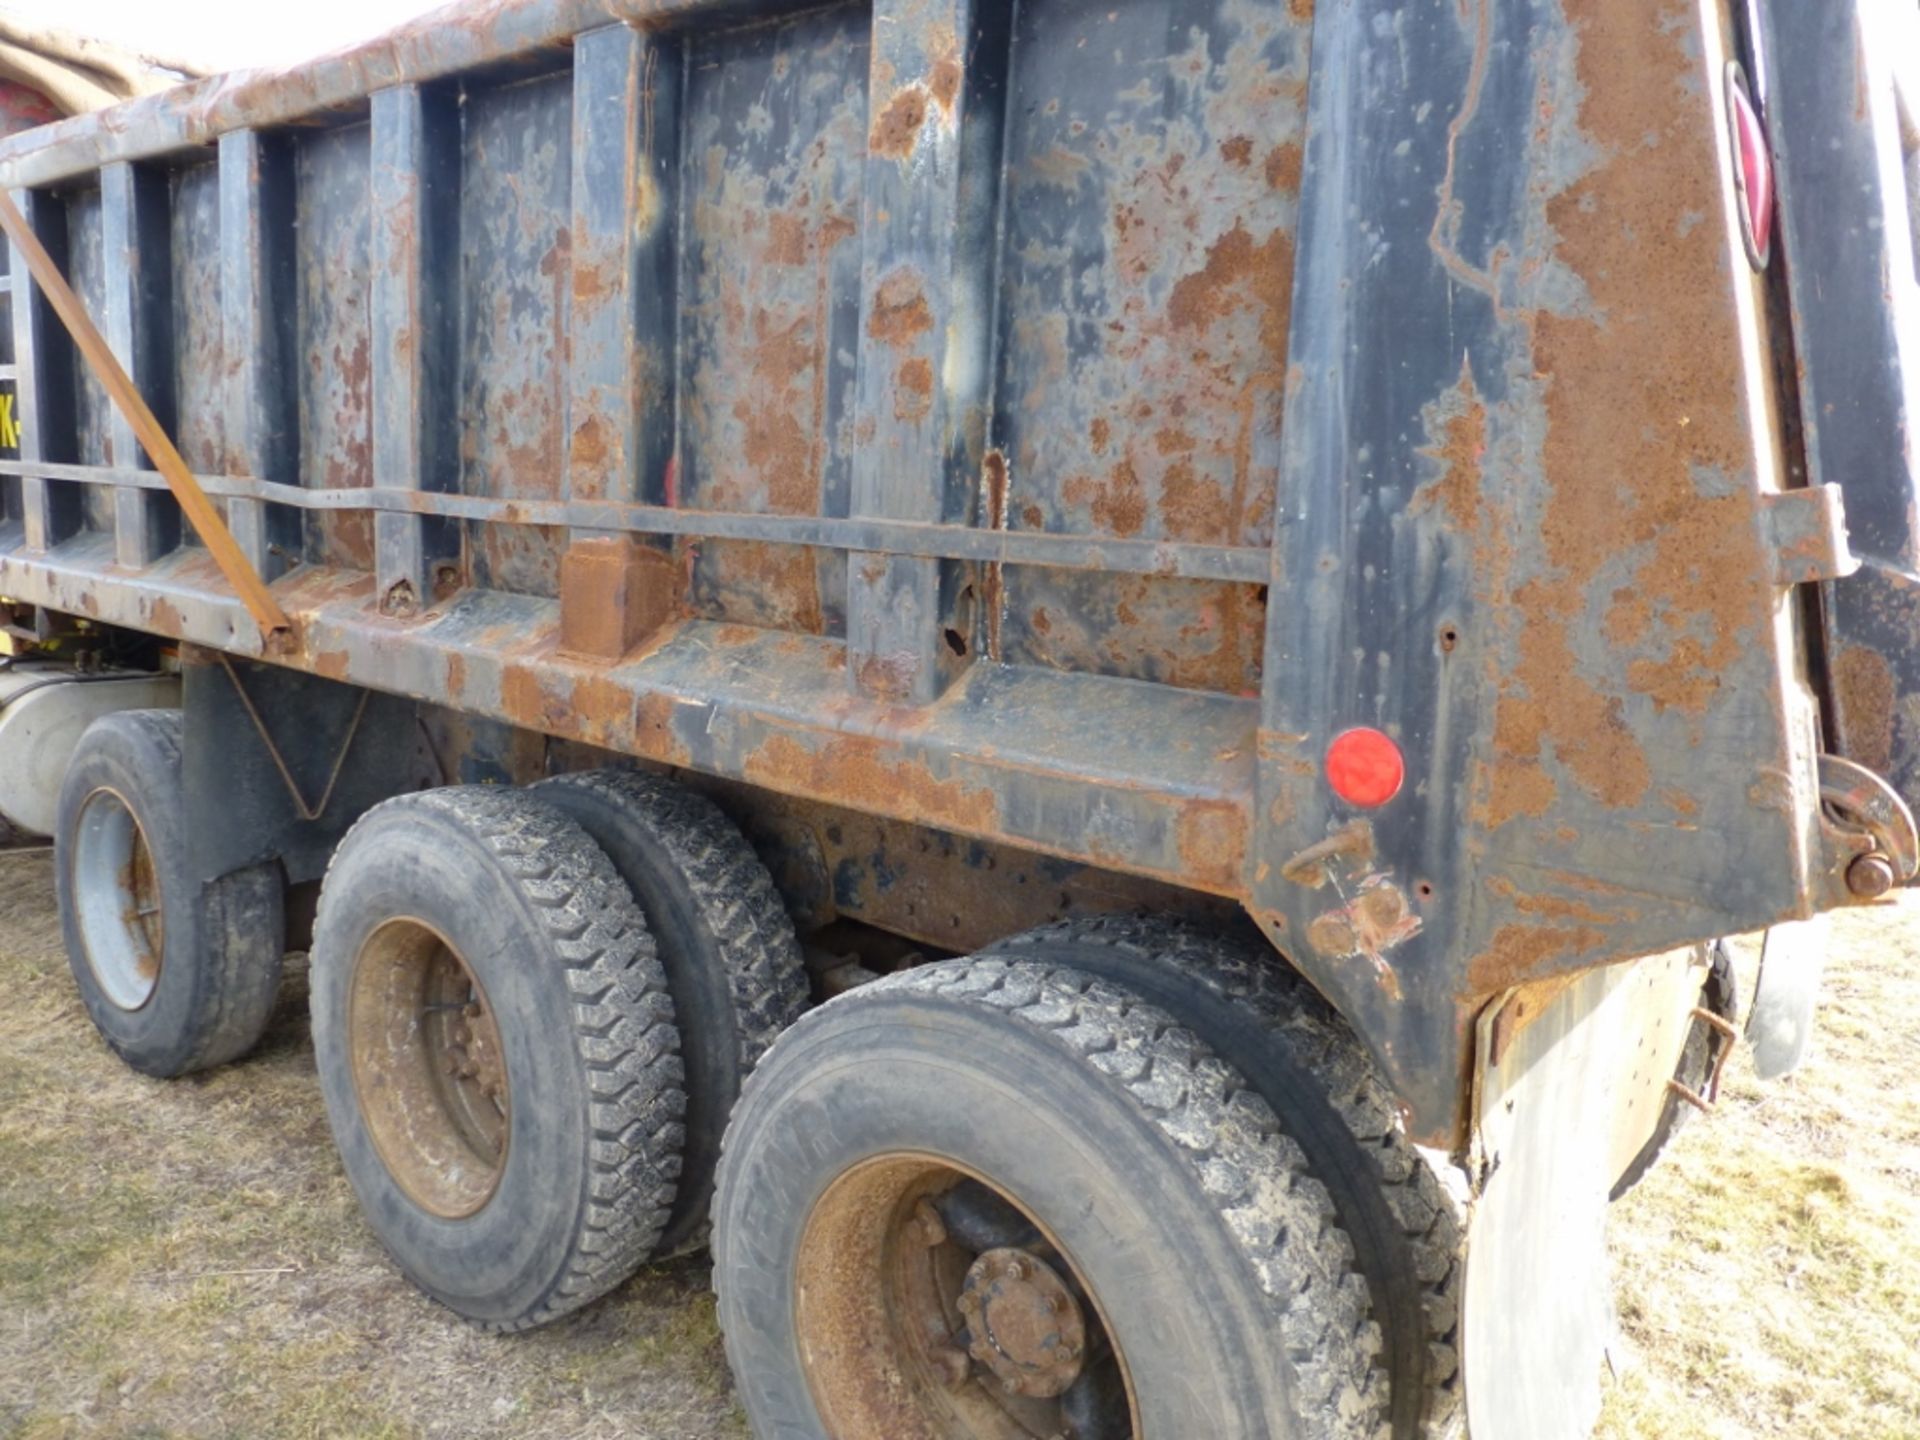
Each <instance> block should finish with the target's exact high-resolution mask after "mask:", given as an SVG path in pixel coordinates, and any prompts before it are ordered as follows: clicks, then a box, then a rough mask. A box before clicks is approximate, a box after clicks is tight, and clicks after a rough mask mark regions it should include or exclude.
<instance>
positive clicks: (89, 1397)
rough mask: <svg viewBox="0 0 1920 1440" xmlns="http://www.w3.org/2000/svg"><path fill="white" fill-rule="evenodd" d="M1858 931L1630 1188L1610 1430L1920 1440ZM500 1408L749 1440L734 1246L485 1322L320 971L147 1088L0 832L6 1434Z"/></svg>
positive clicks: (1883, 1103) (1905, 1264)
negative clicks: (428, 1265)
mask: <svg viewBox="0 0 1920 1440" xmlns="http://www.w3.org/2000/svg"><path fill="white" fill-rule="evenodd" d="M1840 937H1841V942H1842V943H1841V947H1840V949H1841V953H1840V955H1839V957H1838V964H1837V967H1836V973H1835V974H1834V975H1833V977H1832V981H1831V984H1830V986H1829V990H1830V994H1831V997H1832V998H1831V1003H1830V1004H1829V1007H1828V1010H1827V1014H1826V1018H1825V1035H1824V1038H1823V1041H1822V1048H1821V1052H1820V1054H1819V1057H1818V1059H1817V1060H1816V1062H1815V1064H1814V1065H1813V1067H1812V1068H1811V1069H1810V1070H1809V1071H1807V1072H1806V1073H1805V1074H1803V1075H1802V1076H1800V1077H1798V1078H1796V1079H1795V1080H1793V1081H1791V1082H1788V1083H1785V1084H1781V1085H1775V1086H1770V1087H1766V1088H1764V1089H1763V1088H1761V1087H1760V1086H1758V1085H1756V1084H1755V1083H1754V1082H1753V1080H1752V1079H1751V1076H1750V1075H1749V1074H1747V1073H1745V1072H1743V1071H1742V1070H1739V1069H1736V1070H1735V1071H1734V1072H1733V1074H1732V1076H1731V1079H1730V1083H1729V1086H1728V1094H1727V1096H1726V1099H1725V1103H1724V1104H1723V1106H1722V1109H1721V1113H1720V1114H1719V1115H1718V1116H1716V1117H1715V1118H1714V1119H1713V1120H1712V1121H1711V1122H1707V1123H1699V1124H1694V1125H1692V1126H1690V1127H1688V1128H1687V1129H1686V1130H1685V1131H1684V1132H1683V1133H1682V1135H1681V1137H1680V1139H1679V1141H1678V1142H1677V1144H1676V1147H1675V1151H1674V1154H1673V1156H1672V1158H1671V1161H1670V1163H1668V1164H1667V1165H1665V1166H1663V1167H1661V1168H1660V1169H1659V1170H1657V1171H1656V1172H1655V1173H1654V1174H1653V1176H1652V1177H1650V1178H1649V1179H1648V1181H1647V1182H1646V1183H1645V1184H1644V1185H1643V1186H1642V1187H1641V1189H1640V1190H1639V1191H1637V1192H1636V1193H1635V1194H1634V1195H1633V1196H1631V1197H1630V1198H1629V1199H1628V1201H1627V1202H1625V1203H1624V1204H1623V1205H1622V1207H1621V1208H1620V1209H1619V1210H1618V1211H1617V1212H1616V1213H1617V1217H1618V1221H1619V1223H1618V1226H1617V1232H1616V1252H1617V1265H1616V1270H1617V1275H1618V1284H1617V1287H1616V1293H1617V1300H1618V1304H1619V1308H1620V1312H1621V1317H1622V1321H1623V1325H1624V1329H1625V1333H1626V1337H1627V1341H1628V1344H1629V1347H1630V1354H1629V1358H1630V1360H1631V1361H1632V1362H1633V1363H1631V1364H1630V1365H1629V1366H1628V1367H1627V1368H1625V1370H1624V1372H1623V1377H1622V1379H1621V1380H1620V1382H1619V1383H1618V1384H1616V1385H1614V1386H1611V1387H1610V1394H1609V1397H1608V1405H1607V1410H1606V1414H1605V1417H1604V1419H1603V1422H1602V1426H1601V1432H1600V1433H1601V1434H1602V1435H1603V1436H1606V1437H1613V1440H1618V1437H1626V1436H1634V1437H1650V1436H1657V1437H1662V1440H1666V1437H1671V1440H1694V1437H1713V1440H1735V1437H1759V1436H1794V1437H1834V1440H1869V1437H1870V1440H1895V1437H1907V1440H1920V1378H1917V1376H1920V1361H1917V1360H1916V1356H1920V1198H1917V1197H1920V1088H1917V1087H1916V1081H1915V1076H1916V1074H1920V1016H1917V1014H1916V1008H1915V1007H1914V1006H1913V1005H1912V1004H1911V1003H1910V992H1911V990H1912V988H1913V980H1912V979H1911V978H1910V977H1913V976H1915V975H1920V905H1910V906H1906V907H1902V908H1898V909H1885V910H1879V911H1875V912H1872V913H1870V914H1856V915H1853V916H1849V917H1847V918H1846V919H1844V920H1843V921H1842V924H1841V927H1840ZM1735 1064H1736V1066H1738V1065H1742V1064H1744V1057H1741V1058H1738V1059H1736V1061H1735ZM481 1433H485V1434H488V1435H493V1436H503V1437H512V1436H524V1437H551V1440H559V1437H588V1436H596V1437H597V1436H614V1435H620V1436H627V1437H657V1440H668V1437H674V1440H689V1437H721V1436H742V1435H744V1434H745V1427H744V1425H743V1424H742V1422H741V1420H740V1417H739V1415H738V1412H737V1411H736V1409H735V1408H734V1406H733V1403H732V1400H731V1398H730V1394H729V1389H728V1384H727V1380H726V1372H725V1366H724V1363H723V1361H722V1358H721V1354H720V1346H719V1340H718V1335H717V1333H716V1331H715V1327H714V1320H713V1304H712V1299H711V1297H710V1295H709V1294H708V1293H707V1289H706V1269H705V1263H704V1260H702V1259H694V1260H687V1261H682V1262H678V1263H675V1264H672V1265H668V1266H665V1267H662V1268H659V1269H656V1270H652V1271H649V1272H647V1273H645V1274H643V1275H641V1276H640V1277H638V1278H637V1279H636V1280H634V1281H633V1282H632V1283H630V1284H629V1285H627V1286H625V1287H624V1288H623V1289H622V1290H621V1291H620V1292H619V1293H618V1294H617V1295H616V1296H614V1297H613V1298H612V1299H611V1300H610V1301H608V1302H607V1303H604V1304H601V1305H599V1306H596V1307H594V1308H593V1309H591V1310H590V1311H589V1312H588V1313H587V1314H585V1315H584V1316H580V1317H577V1318H575V1319H573V1320H571V1321H569V1322H565V1323H562V1324H560V1325H558V1326H555V1327H553V1328H551V1329H549V1330H546V1331H542V1332H540V1333H538V1334H535V1335H530V1336H522V1337H518V1338H507V1339H501V1338H496V1337H491V1336H486V1335H481V1334H477V1333H475V1332H474V1331H473V1330H471V1329H469V1328H468V1327H466V1326H465V1325H463V1324H461V1323H460V1322H459V1321H457V1320H455V1319H453V1318H452V1317H451V1316H449V1315H448V1314H447V1313H446V1312H445V1311H444V1310H441V1309H440V1308H438V1307H437V1306H435V1305H433V1304H432V1303H431V1302H429V1301H427V1300H425V1299H423V1298H421V1297H420V1296H419V1295H417V1294H416V1293H415V1292H414V1291H412V1290H411V1289H410V1288H409V1287H408V1286H407V1285H406V1283H405V1282H404V1281H402V1280H401V1279H400V1278H399V1277H398V1275H397V1274H396V1273H395V1272H394V1271H393V1269H392V1268H391V1267H390V1266H389V1265H388V1263H387V1262H386V1260H385V1258H384V1257H383V1256H382V1254H381V1253H380V1251H379V1249H378V1247H377V1246H376V1245H375V1244H374V1243H373V1241H372V1240H371V1238H370V1237H369V1236H368V1235H367V1233H366V1231H365V1230H364V1229H363V1228H362V1226H361V1224H360V1221H359V1218H358V1215H357V1213H356V1211H355V1208H354V1203H353V1197H352V1194H351V1192H350V1191H349V1190H348V1189H347V1186H346V1182H345V1180H344V1178H343V1177H342V1176H341V1174H340V1171H339V1168H338V1166H337V1165H336V1164H335V1162H334V1159H333V1155H332V1150H331V1146H330V1142H329V1140H328V1136H327V1129H326V1120H325V1116H324V1114H323V1112H322V1110H321V1106H320V1099H319V1095H318V1092H317V1090H316V1087H315V1085H314V1082H313V1061H312V1053H311V1050H310V1049H309V1047H308V1044H307V1040H306V1035H305V1001H304V995H303V990H302V987H301V986H300V985H299V983H298V981H297V979H296V982H295V983H294V984H292V985H290V986H289V994H288V996H287V1000H286V1003H285V1005H284V1006H283V1007H282V1010H281V1013H280V1016H279V1020H278V1023H277V1024H276V1026H275V1028H274V1030H273V1032H272V1034H271V1035H270V1036H269V1038H268V1040H267V1042H266V1044H265V1046H264V1047H263V1049H262V1050H261V1051H260V1052H259V1053H258V1054H257V1055H255V1056H254V1057H252V1058H250V1059H249V1060H248V1061H247V1062H246V1063H245V1064H243V1065H239V1066H235V1067H231V1068H229V1069H226V1070H223V1071H220V1072H217V1073H215V1074H213V1075H210V1076H205V1077H201V1078H198V1079H194V1080H188V1081H178V1082H173V1083H159V1082H154V1081H149V1080H145V1079H142V1078H141V1077H139V1076H136V1075H133V1074H132V1073H130V1072H128V1071H127V1070H125V1069H124V1068H123V1067H122V1066H120V1065H119V1064H118V1063H117V1062H116V1061H115V1060H114V1059H113V1057H112V1056H111V1055H110V1054H108V1052H107V1051H106V1050H105V1048H104V1047H103V1046H102V1045H101V1044H100V1043H99V1042H98V1041H97V1040H96V1039H95V1038H94V1035H93V1032H92V1029H91V1027H90V1026H89V1025H88V1024H87V1021H86V1017H85V1015H84V1013H83V1012H82V1011H81V1008H80V1006H79V1003H78V1001H77V1000H76V999H75V996H74V992H73V986H72V982H71V979H70V977H69V976H68V974H67V970H66V962H65V960H64V958H63V956H62V954H61V950H60V944H59V936H58V931H57V927H56V924H55V921H54V916H53V907H52V901H51V884H50V879H49V875H48V865H47V861H46V858H45V857H44V856H40V855H13V856H0V1440H54V1437H67V1436H117V1437H127V1440H136V1437H137V1440H161V1437H172V1436H193V1437H196V1440H198V1437H225V1436H231V1437H236V1440H238V1437H245V1440H272V1437H290V1440H291V1437H334V1436H363V1437H396V1440H397V1437H415V1436H449V1437H452V1436H462V1437H464V1436H469V1435H474V1434H481ZM1182 1440H1185V1437H1182Z"/></svg>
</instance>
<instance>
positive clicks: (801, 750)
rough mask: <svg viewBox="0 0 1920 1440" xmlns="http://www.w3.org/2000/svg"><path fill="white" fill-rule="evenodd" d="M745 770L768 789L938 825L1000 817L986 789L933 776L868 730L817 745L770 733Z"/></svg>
mask: <svg viewBox="0 0 1920 1440" xmlns="http://www.w3.org/2000/svg"><path fill="white" fill-rule="evenodd" d="M744 773H745V776H746V779H747V780H748V781H750V782H751V783H753V784H756V785H765V786H767V787H768V788H769V789H773V790H779V791H783V792H785V793H787V794H795V795H805V796H810V797H812V798H815V799H823V800H832V801H834V802H835V803H836V804H842V805H851V806H853V807H854V808H855V809H867V810H872V811H875V812H878V813H881V814H895V815H900V816H901V818H903V819H907V820H912V821H914V822H916V823H919V824H924V825H932V826H935V827H937V828H939V829H943V830H959V831H962V832H968V833H976V832H981V831H990V830H992V829H993V828H994V826H995V824H996V823H997V820H998V806H997V803H996V801H995V799H994V795H993V792H992V791H991V790H977V789H970V788H969V787H968V786H967V785H965V784H964V783H963V782H961V781H959V780H941V779H938V778H937V777H935V776H934V775H933V774H932V772H930V771H929V770H928V769H927V767H926V766H925V765H922V764H917V763H915V762H913V761H911V760H902V759H898V758H895V757H894V755H892V754H890V751H889V747H888V746H887V745H885V744H883V743H882V742H881V741H879V740H875V739H873V738H872V737H871V736H866V735H839V736H835V737H833V738H832V739H829V740H826V741H824V742H822V743H821V744H819V745H818V746H816V747H809V746H807V745H804V744H802V743H801V742H799V741H798V740H795V739H793V738H792V737H791V736H787V735H775V736H773V737H772V738H770V739H769V740H767V741H766V742H765V743H764V744H762V745H761V746H760V747H759V748H758V749H757V750H755V751H753V752H752V753H751V754H749V755H748V756H747V757H746V763H745V766H744ZM903 811H904V814H902V812H903Z"/></svg>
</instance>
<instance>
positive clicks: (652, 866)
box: [312, 772, 806, 1330]
mask: <svg viewBox="0 0 1920 1440" xmlns="http://www.w3.org/2000/svg"><path fill="white" fill-rule="evenodd" d="M312 984H313V996H312V1008H313V1033H314V1048H315V1052H316V1056H317V1061H318V1065H319V1070H320V1078H321V1089H322V1093H323V1095H324V1097H325V1099H326V1104H327V1113H328V1117H329V1120H330V1122H331V1124H332V1127H333V1133H334V1138H335V1140H336V1142H337V1143H338V1146H339V1149H340V1154H341V1158H342V1162H343V1164H344V1166H345V1168H346V1171H347V1175H348V1178H349V1179H350V1180H351V1182H352V1183H353V1186H354V1189H355V1191H356V1192H357V1194H358V1195H359V1198H360V1201H361V1205H362V1208H363V1209H364V1211H365V1212H366V1215H367V1218H368V1221H369V1223H370V1224H371V1226H372V1228H373V1229H374V1231H375V1233H376V1234H377V1235H378V1236H379V1237H380V1239H381V1241H382V1242H383V1243H384V1244H385V1245H386V1247H387V1249H388V1250H389V1251H390V1252H391V1253H392V1254H393V1256H394V1257H395V1259H396V1261H397V1262H398V1263H399V1264H400V1266H401V1268H402V1269H403V1270H404V1271H406V1273H407V1274H408V1275H409V1276H410V1277H411V1278H412V1279H413V1280H414V1281H415V1282H416V1283H417V1284H418V1285H420V1287H421V1288H422V1289H424V1290H426V1291H427V1292H428V1293H429V1294H431V1295H433V1296H434V1297H435V1298H437V1299H439V1300H441V1301H442V1302H443V1303H445V1304H446V1305H448V1306H449V1307H450V1308H452V1309H453V1310H455V1311H457V1312H458V1313H459V1314H461V1315H462V1316H465V1317H466V1318H468V1319H470V1320H473V1321H475V1322H476V1323H479V1324H482V1325H485V1326H487V1327H489V1328H492V1329H497V1330H520V1329H526V1328H529V1327H532V1326H535V1325H539V1324H542V1323H545V1322H546V1321H549V1320H552V1319H555V1318H558V1317H559V1316H561V1315H564V1314H567V1313H569V1312H571V1311H573V1310H575V1309H578V1308H579V1307H581V1306H583V1305H585V1304H587V1303H588V1302H589V1301H591V1300H593V1299H595V1298H597V1297H598V1296H600V1295H602V1294H605V1293H606V1292H607V1291H608V1290H610V1289H611V1288H613V1287H614V1286H615V1285H617V1284H619V1283H620V1282H621V1281H622V1280H624V1279H625V1278H626V1277H627V1276H628V1275H630V1274H631V1273H632V1272H633V1271H634V1269H635V1268H637V1267H638V1266H639V1265H640V1264H641V1263H643V1262H644V1261H645V1260H647V1259H648V1258H650V1257H654V1256H657V1255H660V1254H664V1253H670V1252H671V1251H674V1250H676V1249H680V1248H684V1247H685V1246H686V1245H687V1244H689V1243H691V1242H694V1241H697V1240H699V1239H701V1238H703V1235H704V1228H705V1224H706V1218H707V1209H708V1203H707V1202H708V1197H709V1196H710V1193H711V1186H712V1171H713V1163H714V1160H715V1159H716V1158H717V1153H718V1147H719V1135H720V1132H721V1130H722V1128H723V1127H724V1125H725V1123H726V1118H727V1115H728V1113H729V1112H730V1111H731V1109H732V1104H733V1100H734V1098H735V1096H736V1095H737V1094H738V1091H739V1087H740V1083H741V1081H742V1079H744V1077H745V1075H746V1074H747V1072H748V1071H749V1070H750V1069H751V1067H752V1064H753V1062H754V1061H755V1060H756V1059H757V1058H758V1057H759V1054H760V1052H761V1051H762V1050H763V1049H764V1048H765V1046H766V1044H767V1043H768V1042H769V1041H770V1040H771V1038H772V1034H773V1033H775V1032H776V1031H777V1030H778V1029H779V1028H780V1027H782V1026H783V1025H785V1024H786V1023H787V1022H789V1021H790V1020H791V1019H792V1018H793V1017H794V1016H795V1015H797V1014H798V1012H799V1009H800V1008H801V1007H802V1006H803V1005H804V1003H805V998H806V989H805V982H804V971H803V970H802V968H801V962H800V955H799V948H798V944H797V942H796V941H795V939H794V937H793V932H792V928H791V925H790V924H789V923H788V922H787V921H786V917H785V914H784V912H783V911H781V910H779V908H778V904H777V901H775V900H773V899H772V883H771V881H770V880H769V879H767V877H766V873H765V871H764V869H763V868H762V867H761V866H760V864H759V862H758V860H756V859H755V858H754V857H753V853H752V851H751V850H750V849H749V848H748V847H747V845H746V842H745V841H744V840H743V839H742V838H741V836H740V834H739V832H738V831H737V830H735V829H734V828H733V827H732V826H731V824H730V823H728V822H727V821H726V820H725V819H724V817H722V816H721V815H720V814H719V812H718V811H717V810H714V809H713V808H712V807H711V806H710V805H708V804H707V803H706V802H705V801H703V800H700V799H698V797H695V796H693V795H691V794H689V793H688V792H686V791H684V790H682V789H680V788H679V787H677V786H675V785H673V784H672V783H671V782H669V781H666V780H664V779H660V778H658V777H653V776H641V775H629V774H625V773H615V772H596V773H591V774H587V775H581V776H572V777H566V778H565V779H562V780H556V781H551V782H547V783H544V784H542V785H540V786H537V787H535V788H534V789H533V790H530V791H517V790H506V789H497V788H490V787H455V788H450V789H444V790H435V791H429V792H425V793H422V794H418V795H410V796H404V797H402V798H400V799H397V800H391V801H388V802H387V803H386V804H384V805H380V806H377V807H376V808H375V809H373V810H371V811H369V812H368V813H367V815H366V816H364V817H363V818H362V819H361V820H360V821H359V822H358V823H357V824H356V825H355V827H354V828H353V830H352V831H350V832H349V833H348V835H347V837H346V838H345V839H344V840H343V841H342V842H341V844H340V846H339V849H338V850H337V851H336V853H335V856H334V859H333V862H332V864H331V866H330V867H329V870H328V874H327V879H326V882H325V884H324V886H323V887H322V890H321V899H320V908H319V915H318V917H317V920H316V922H315V930H314V945H313V982H312Z"/></svg>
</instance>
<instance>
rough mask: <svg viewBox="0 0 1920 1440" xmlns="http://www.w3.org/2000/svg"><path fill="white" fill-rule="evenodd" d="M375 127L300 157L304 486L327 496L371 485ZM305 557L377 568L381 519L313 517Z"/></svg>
mask: <svg viewBox="0 0 1920 1440" xmlns="http://www.w3.org/2000/svg"><path fill="white" fill-rule="evenodd" d="M370 142H371V135H370V129H369V126H367V125H364V124H361V125H345V126H340V127H337V128H334V129H329V130H322V131H318V132H316V133H314V134H311V135H304V136H302V137H300V139H299V141H298V142H297V144H296V147H295V150H294V155H293V181H294V235H295V245H294V255H293V263H294V325H295V335H296V343H295V352H296V354H297V357H298V359H297V366H298V368H297V378H296V382H295V386H294V391H295V399H296V402H297V404H298V406H299V422H298V429H297V438H298V443H299V468H298V472H297V473H298V478H299V480H300V482H301V483H303V484H307V485H315V486H324V487H325V488H327V489H329V490H337V489H342V488H350V487H355V486H366V485H371V484H372V483H373V358H372V349H373V334H372V314H371V308H372V287H371V285H370V284H369V276H370V273H371V230H372V206H371V204H370V200H371V192H370V190H369V181H370V177H369V169H368V167H369V161H370V154H371V143H370ZM304 558H305V559H306V560H307V561H308V562H310V563H312V564H318V565H346V566H350V567H352V568H353V569H355V570H371V569H372V568H373V517H372V516H370V515H368V514H366V513H365V512H360V511H352V510H346V511H340V512H337V513H335V514H332V515H323V516H315V517H314V522H313V523H312V524H310V525H309V526H308V527H307V535H306V549H305V554H304Z"/></svg>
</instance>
